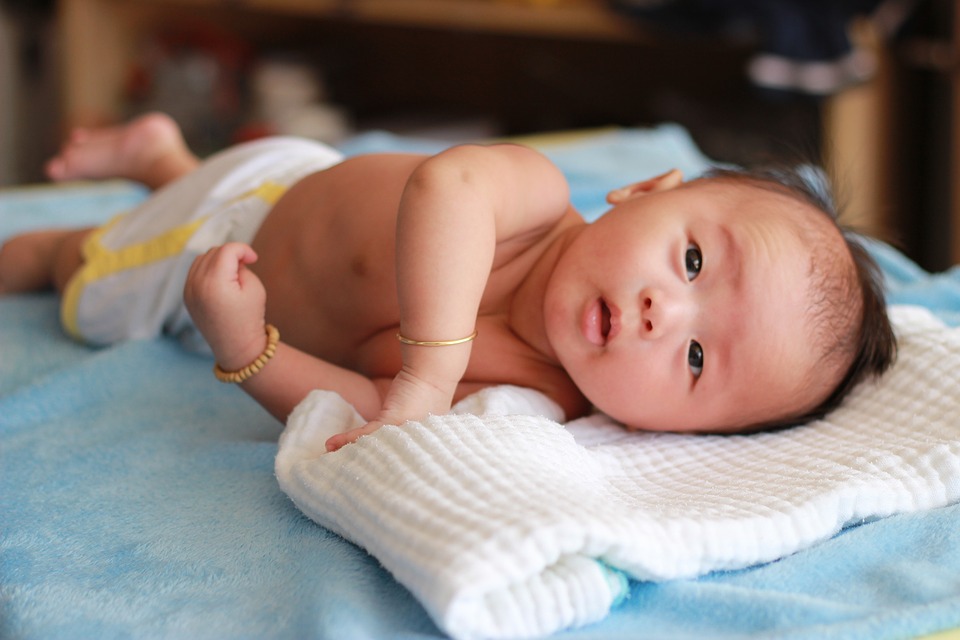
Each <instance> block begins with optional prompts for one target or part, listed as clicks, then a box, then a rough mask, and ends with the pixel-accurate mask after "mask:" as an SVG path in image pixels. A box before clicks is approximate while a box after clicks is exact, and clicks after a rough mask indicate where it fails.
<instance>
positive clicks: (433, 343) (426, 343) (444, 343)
mask: <svg viewBox="0 0 960 640" xmlns="http://www.w3.org/2000/svg"><path fill="white" fill-rule="evenodd" d="M476 337H477V332H476V331H474V332H473V333H471V334H470V335H468V336H467V337H466V338H458V339H457V340H414V339H413V338H408V337H406V336H404V335H403V334H401V333H400V332H399V331H397V340H399V341H400V342H402V343H403V344H412V345H413V346H415V347H452V346H453V345H455V344H463V343H464V342H470V341H471V340H473V339H474V338H476Z"/></svg>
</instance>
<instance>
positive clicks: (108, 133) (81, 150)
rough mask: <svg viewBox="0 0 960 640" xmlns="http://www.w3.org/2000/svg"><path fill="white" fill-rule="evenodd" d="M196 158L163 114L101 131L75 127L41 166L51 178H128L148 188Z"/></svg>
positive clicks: (189, 165) (186, 168)
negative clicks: (58, 151) (57, 149)
mask: <svg viewBox="0 0 960 640" xmlns="http://www.w3.org/2000/svg"><path fill="white" fill-rule="evenodd" d="M196 164H197V158H196V157H195V156H194V155H193V154H192V153H191V152H190V150H189V149H188V148H187V146H186V143H185V142H184V140H183V136H182V135H181V133H180V128H179V127H178V126H177V123H176V122H174V121H173V119H171V118H170V117H169V116H166V115H164V114H162V113H148V114H146V115H143V116H140V117H139V118H137V119H135V120H132V121H131V122H129V123H127V124H124V125H118V126H114V127H104V128H101V129H76V130H74V131H73V132H72V133H71V134H70V137H69V138H68V139H67V142H66V143H65V144H64V146H63V148H62V149H61V150H60V153H59V154H58V155H56V156H54V157H53V158H52V159H51V160H50V161H49V162H47V165H46V171H47V175H48V176H49V177H50V179H51V180H54V181H57V182H59V181H63V180H76V179H85V178H94V179H99V178H128V179H130V180H136V181H137V182H142V183H143V184H145V185H147V186H148V187H150V188H152V189H156V188H159V187H162V186H163V185H164V184H166V183H167V182H170V181H171V180H175V179H176V178H179V177H180V176H181V175H183V174H184V173H186V172H188V171H190V170H192V169H193V168H194V167H195V166H196Z"/></svg>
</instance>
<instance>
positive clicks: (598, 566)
mask: <svg viewBox="0 0 960 640" xmlns="http://www.w3.org/2000/svg"><path fill="white" fill-rule="evenodd" d="M893 316H894V320H895V323H896V326H897V330H898V334H899V335H900V340H901V342H900V357H899V359H898V361H897V363H896V365H895V366H894V367H893V369H892V370H891V371H890V372H889V373H888V374H887V375H886V376H884V377H883V379H882V380H881V381H880V382H879V383H866V384H863V385H861V386H860V387H859V388H858V389H856V390H855V391H854V393H853V394H852V395H851V397H850V398H849V399H848V400H847V401H846V402H845V403H844V405H843V406H842V407H841V408H840V409H838V410H836V411H834V412H833V413H831V414H830V415H829V416H828V417H827V419H825V420H822V421H818V422H815V423H811V424H809V425H805V426H802V427H798V428H793V429H787V430H782V431H778V432H772V433H762V434H754V435H749V436H684V435H676V434H651V433H628V432H626V431H624V430H623V429H622V428H621V427H619V426H618V425H616V424H615V423H613V422H612V421H610V420H609V418H606V417H605V416H602V415H594V416H591V417H588V418H584V419H581V420H577V421H574V422H571V423H568V424H567V425H561V424H559V423H558V422H556V420H557V419H558V415H559V409H558V408H557V407H556V406H555V405H554V404H553V403H552V402H550V401H549V400H547V399H546V398H545V397H544V396H542V395H540V394H538V393H536V392H532V391H529V390H524V389H519V388H515V387H498V388H495V389H492V390H487V392H484V393H481V394H477V395H476V396H473V397H471V398H468V399H467V400H465V401H464V403H461V405H459V406H458V407H456V408H455V410H456V411H460V412H466V413H460V414H450V415H446V416H432V417H430V418H428V419H426V420H424V421H423V422H409V423H407V424H405V425H404V426H403V427H402V428H399V427H384V428H382V429H380V430H379V431H377V432H376V433H375V434H373V435H371V436H367V437H364V438H362V439H361V440H360V441H358V442H357V443H355V444H353V445H350V446H347V447H344V448H343V449H341V450H340V451H338V452H336V453H332V454H326V453H324V441H325V440H326V438H327V437H328V436H329V435H332V434H333V433H337V432H339V431H342V430H345V429H347V428H350V427H352V426H355V425H357V424H360V423H362V420H361V419H360V418H359V416H357V415H356V414H355V412H354V411H353V409H352V408H351V407H350V406H349V405H347V404H346V403H344V402H343V401H342V400H341V399H340V398H339V396H337V395H335V394H332V393H329V392H314V393H313V394H311V395H310V396H309V397H308V398H307V399H305V400H304V402H303V403H301V405H300V406H299V407H297V409H296V410H295V411H294V413H293V414H292V415H291V416H290V419H289V421H288V424H287V428H286V430H285V432H284V433H283V435H282V437H281V440H280V448H279V452H278V455H277V460H276V472H277V477H278V479H279V481H280V485H281V487H282V488H283V490H284V491H285V492H286V493H287V494H288V495H289V496H290V497H291V498H292V499H293V501H294V502H295V503H296V504H297V506H298V507H299V508H300V509H301V510H302V511H303V512H304V513H305V514H307V515H308V516H309V517H310V518H312V519H313V520H315V521H316V522H318V523H320V524H321V525H323V526H325V527H327V528H329V529H331V530H333V531H335V532H337V533H339V534H341V535H343V536H344V537H346V538H348V539H350V540H352V541H354V542H356V543H357V544H359V545H361V546H362V547H364V548H366V549H367V551H369V552H370V553H371V554H373V555H374V556H375V557H376V558H377V559H378V560H379V561H380V562H381V563H382V564H383V565H384V566H385V567H386V568H387V569H388V570H389V571H390V572H391V573H393V575H394V576H395V577H396V578H397V580H398V581H399V582H401V583H402V584H403V585H405V586H406V587H407V588H408V589H410V591H411V592H412V593H413V594H414V595H415V596H416V597H417V598H418V599H419V600H420V601H421V603H422V604H423V605H424V607H425V608H426V609H427V611H428V612H429V613H430V615H431V616H432V617H433V619H434V620H435V621H436V623H437V624H438V626H439V627H440V628H441V629H443V630H444V631H445V632H447V633H449V634H450V635H451V636H453V637H456V638H481V637H532V636H540V635H545V634H548V633H552V632H554V631H557V630H560V629H563V628H567V627H571V626H579V625H582V624H585V623H587V622H590V621H593V620H597V619H600V618H602V617H603V616H604V615H606V613H607V612H608V611H609V609H610V607H611V606H613V605H615V604H616V602H617V599H618V598H619V597H621V596H623V595H624V594H625V593H626V589H627V584H626V577H625V575H626V576H629V577H632V578H635V579H639V580H666V579H671V578H683V577H695V576H698V575H702V574H704V573H706V572H709V571H713V570H717V569H735V568H742V567H747V566H750V565H754V564H757V563H762V562H767V561H771V560H774V559H777V558H780V557H783V556H785V555H787V554H791V553H793V552H796V551H798V550H800V549H803V548H805V547H808V546H810V545H812V544H814V543H816V542H818V541H821V540H824V539H826V538H828V537H830V536H832V535H833V534H835V533H837V532H838V531H839V530H840V529H841V528H842V527H844V526H845V525H848V524H852V523H859V522H862V521H865V520H870V519H874V518H879V517H883V516H888V515H891V514H895V513H901V512H907V511H913V510H918V509H927V508H932V507H937V506H942V505H945V504H949V503H951V502H955V501H957V500H958V499H960V329H948V328H945V327H944V326H943V325H942V324H941V323H940V322H939V321H938V320H936V319H935V318H933V316H931V315H930V314H929V313H928V312H926V311H923V310H921V309H914V308H897V309H894V310H893Z"/></svg>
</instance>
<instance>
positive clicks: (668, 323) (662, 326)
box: [640, 288, 688, 340]
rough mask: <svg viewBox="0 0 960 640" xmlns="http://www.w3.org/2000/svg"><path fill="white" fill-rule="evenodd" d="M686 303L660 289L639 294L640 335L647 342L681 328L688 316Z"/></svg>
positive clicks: (682, 299)
mask: <svg viewBox="0 0 960 640" xmlns="http://www.w3.org/2000/svg"><path fill="white" fill-rule="evenodd" d="M687 306H688V304H687V301H686V300H685V299H684V298H683V296H681V295H668V294H667V293H666V292H664V291H663V290H661V289H655V288H646V289H644V290H643V291H641V292H640V335H641V337H643V338H646V339H648V340H655V339H657V338H660V337H661V336H663V335H665V334H667V333H669V332H670V331H674V330H677V329H679V328H680V327H682V325H683V323H684V322H685V319H686V318H687V316H688V310H687Z"/></svg>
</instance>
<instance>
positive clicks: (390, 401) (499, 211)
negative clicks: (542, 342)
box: [327, 145, 569, 449]
mask: <svg viewBox="0 0 960 640" xmlns="http://www.w3.org/2000/svg"><path fill="white" fill-rule="evenodd" d="M568 207H569V187H568V186H567V182H566V179H565V178H564V176H563V175H562V173H561V172H560V171H559V169H557V167H556V166H555V165H553V163H551V162H550V161H549V160H548V159H547V158H545V157H544V156H543V155H541V154H540V153H538V152H536V151H534V150H532V149H528V148H525V147H520V146H516V145H493V146H489V147H482V146H472V145H468V146H461V147H455V148H453V149H450V150H448V151H445V152H443V153H441V154H438V155H437V156H434V157H432V158H430V159H427V160H426V161H424V162H423V163H422V164H421V165H420V166H419V167H418V168H417V169H416V170H415V172H414V173H413V174H412V176H411V178H410V180H409V181H408V183H407V186H406V189H405V190H404V193H403V197H402V199H401V203H400V209H399V215H398V219H397V288H398V295H399V300H400V312H401V314H400V317H401V322H400V332H401V334H402V335H403V336H405V337H406V338H409V339H412V340H414V341H450V340H457V339H460V338H464V337H467V336H470V335H471V334H472V333H473V331H474V329H475V326H476V322H477V314H478V311H479V308H480V302H481V299H482V297H483V293H484V289H485V287H486V284H487V280H488V278H489V276H490V273H491V270H492V269H495V268H496V267H497V266H499V264H498V263H499V262H502V261H504V260H508V259H509V258H510V257H512V251H511V249H513V248H514V247H517V250H518V251H519V250H520V249H519V247H525V246H527V244H525V242H524V241H527V242H529V239H530V238H531V237H534V236H536V235H537V234H538V233H543V232H544V231H545V230H546V229H548V228H550V227H551V226H552V225H554V224H556V223H557V221H558V220H559V219H561V218H562V216H563V215H564V214H565V213H566V211H567V209H568ZM498 248H499V249H500V250H499V252H498ZM479 339H480V340H482V339H483V337H482V336H480V338H479ZM472 346H473V343H471V342H462V343H460V344H455V345H449V346H421V345H411V344H402V345H401V351H402V355H403V369H402V370H401V371H400V373H399V374H398V375H397V376H396V378H395V379H394V381H393V383H392V384H391V386H390V389H389V391H388V393H387V396H386V398H385V399H384V402H383V409H382V410H381V412H380V414H379V415H378V416H377V418H376V419H375V420H373V421H372V422H370V423H369V424H367V425H366V426H364V427H362V428H360V429H357V430H354V431H351V432H348V433H345V434H341V435H339V436H335V437H334V438H331V439H330V440H329V441H328V443H327V447H328V448H329V449H337V448H339V447H341V446H343V445H344V444H346V443H348V442H352V441H354V440H355V439H356V438H358V437H359V436H361V435H363V434H365V433H370V432H371V431H373V430H375V429H377V428H378V427H379V426H381V425H382V424H402V423H403V422H404V421H406V420H409V419H419V418H422V417H424V416H425V415H426V414H428V413H435V414H440V413H445V412H446V411H448V410H449V409H450V403H451V400H452V398H453V395H454V392H455V391H456V388H457V384H458V383H459V382H460V379H461V378H462V377H463V375H464V372H465V370H466V367H467V363H468V361H469V358H470V352H471V349H472Z"/></svg>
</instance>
